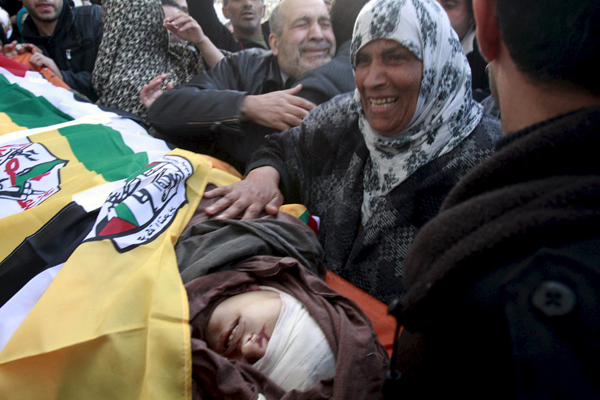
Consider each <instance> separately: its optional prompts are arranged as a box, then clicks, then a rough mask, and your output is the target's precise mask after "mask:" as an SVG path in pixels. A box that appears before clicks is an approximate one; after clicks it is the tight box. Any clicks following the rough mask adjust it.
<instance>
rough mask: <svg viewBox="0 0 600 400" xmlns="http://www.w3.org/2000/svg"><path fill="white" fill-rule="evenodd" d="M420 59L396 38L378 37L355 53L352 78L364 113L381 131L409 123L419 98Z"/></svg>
mask: <svg viewBox="0 0 600 400" xmlns="http://www.w3.org/2000/svg"><path fill="white" fill-rule="evenodd" d="M422 78H423V63H422V62H421V61H420V60H419V59H418V58H417V57H416V56H415V55H414V54H413V53H411V52H410V51H409V50H408V49H407V48H406V47H404V46H402V45H401V44H400V43H398V42H396V41H395V40H388V39H377V40H373V41H372V42H370V43H368V44H366V45H365V46H364V47H363V48H362V49H360V51H359V52H358V54H357V55H356V71H355V80H356V88H357V89H358V91H359V93H360V97H361V101H362V106H363V109H364V112H365V116H366V117H367V120H368V121H369V124H370V125H371V127H372V128H373V129H374V130H375V131H376V132H377V133H379V134H380V135H383V136H390V135H394V134H396V133H398V132H400V131H401V130H403V129H404V128H406V126H407V125H408V123H409V122H410V120H411V119H412V117H413V115H414V114H415V110H416V109H417V101H418V99H419V91H420V89H421V79H422Z"/></svg>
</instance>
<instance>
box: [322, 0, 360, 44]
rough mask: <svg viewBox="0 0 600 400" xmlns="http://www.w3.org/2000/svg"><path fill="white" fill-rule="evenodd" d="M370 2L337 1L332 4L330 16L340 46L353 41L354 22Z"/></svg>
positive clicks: (357, 0) (356, 0)
mask: <svg viewBox="0 0 600 400" xmlns="http://www.w3.org/2000/svg"><path fill="white" fill-rule="evenodd" d="M368 2H369V0H335V1H334V2H333V3H332V4H331V10H330V11H329V15H330V16H331V26H332V28H333V34H334V35H335V41H336V43H337V44H338V45H341V44H342V43H344V42H346V41H348V40H350V39H352V31H353V30H354V22H355V21H356V17H358V13H360V10H362V8H363V6H364V5H365V4H367V3H368Z"/></svg>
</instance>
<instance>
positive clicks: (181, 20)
mask: <svg viewBox="0 0 600 400" xmlns="http://www.w3.org/2000/svg"><path fill="white" fill-rule="evenodd" d="M164 27H165V28H167V29H168V30H169V31H170V32H172V33H174V34H175V35H177V36H179V37H180V38H181V39H183V40H187V41H188V42H191V43H193V44H194V45H195V46H196V47H197V48H198V50H200V52H201V53H202V57H203V58H204V61H205V62H206V65H207V66H208V67H209V68H212V67H214V66H215V65H216V64H217V63H218V62H219V61H221V60H222V59H223V58H224V56H223V53H221V52H220V51H219V49H217V47H216V46H215V45H214V44H213V43H212V42H211V41H210V39H209V38H208V36H206V35H205V34H204V32H203V31H202V28H201V27H200V25H199V24H198V22H196V20H195V19H194V18H192V17H190V16H189V15H187V14H185V13H183V12H182V13H181V14H179V15H178V16H177V17H175V18H173V19H171V20H169V19H167V18H165V21H164Z"/></svg>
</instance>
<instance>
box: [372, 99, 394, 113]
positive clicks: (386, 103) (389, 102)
mask: <svg viewBox="0 0 600 400" xmlns="http://www.w3.org/2000/svg"><path fill="white" fill-rule="evenodd" d="M397 101H398V97H380V98H369V104H370V106H371V108H372V109H375V110H378V109H385V108H387V107H391V106H393V105H394V104H395V103H396V102H397Z"/></svg>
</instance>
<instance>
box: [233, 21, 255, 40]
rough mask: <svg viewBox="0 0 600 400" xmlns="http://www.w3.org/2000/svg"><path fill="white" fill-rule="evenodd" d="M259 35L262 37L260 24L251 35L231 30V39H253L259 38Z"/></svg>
mask: <svg viewBox="0 0 600 400" xmlns="http://www.w3.org/2000/svg"><path fill="white" fill-rule="evenodd" d="M260 35H262V28H261V26H260V24H259V25H258V28H257V29H256V30H255V31H254V32H252V33H247V32H242V31H241V30H239V29H234V30H233V37H234V38H236V39H238V40H239V39H252V38H253V37H256V36H260Z"/></svg>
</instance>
